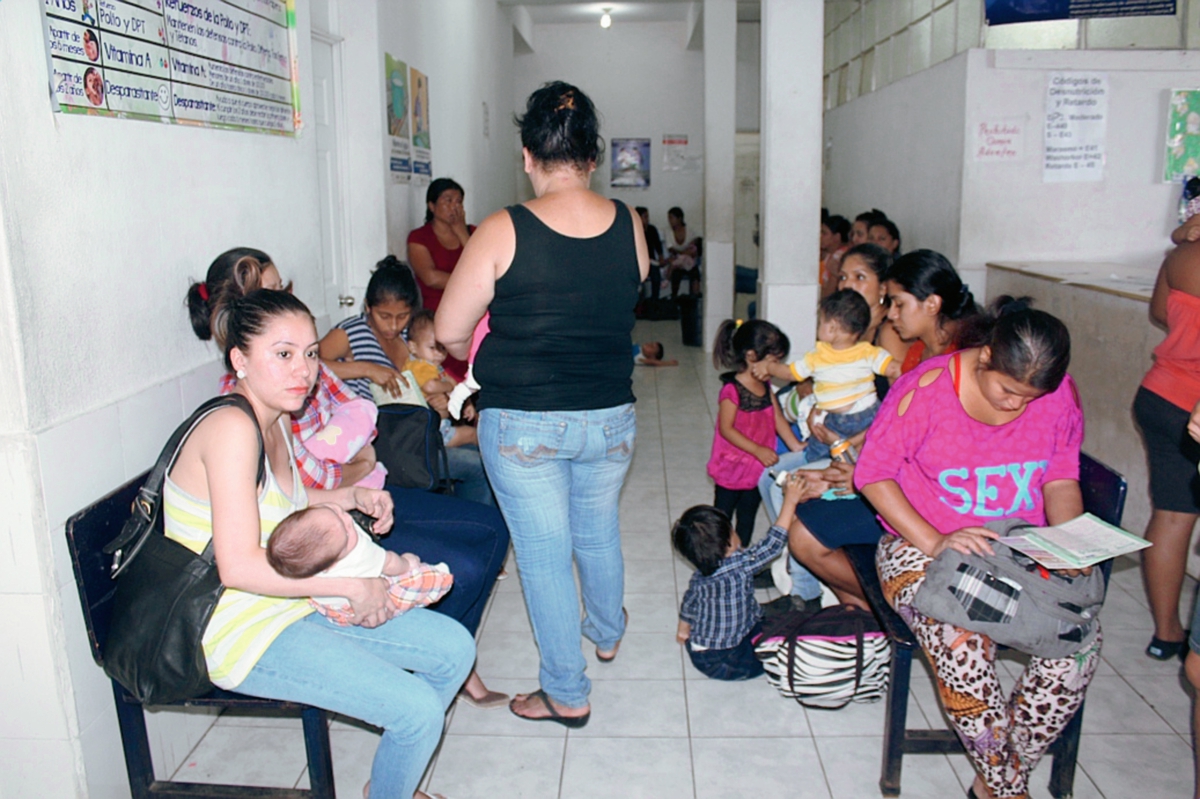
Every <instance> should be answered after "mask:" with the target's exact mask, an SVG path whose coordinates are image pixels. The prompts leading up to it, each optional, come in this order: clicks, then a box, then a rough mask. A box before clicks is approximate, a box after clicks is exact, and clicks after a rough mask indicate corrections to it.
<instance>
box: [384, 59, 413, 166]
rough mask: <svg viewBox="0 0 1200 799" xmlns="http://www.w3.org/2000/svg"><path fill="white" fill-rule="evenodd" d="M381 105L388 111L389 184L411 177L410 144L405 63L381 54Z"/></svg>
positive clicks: (406, 66)
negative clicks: (382, 92) (382, 93)
mask: <svg viewBox="0 0 1200 799" xmlns="http://www.w3.org/2000/svg"><path fill="white" fill-rule="evenodd" d="M383 85H384V91H385V97H384V105H385V106H386V108H387V138H388V174H389V175H390V176H391V181H392V183H408V181H409V179H410V178H411V177H412V142H411V141H410V140H409V125H408V64H405V63H404V62H403V61H400V60H398V59H396V58H393V57H392V55H391V54H390V53H384V54H383Z"/></svg>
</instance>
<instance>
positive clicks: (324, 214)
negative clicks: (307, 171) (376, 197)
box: [312, 18, 361, 333]
mask: <svg viewBox="0 0 1200 799" xmlns="http://www.w3.org/2000/svg"><path fill="white" fill-rule="evenodd" d="M313 21H314V26H313V34H312V68H313V113H312V124H313V129H314V131H315V133H316V138H317V181H318V195H319V199H320V204H321V208H320V217H321V291H322V294H323V296H324V299H325V309H326V313H327V314H328V316H329V323H330V325H336V324H337V323H338V322H340V321H341V320H343V319H345V318H346V317H348V316H351V315H353V313H354V309H355V307H356V306H357V304H358V301H359V300H360V299H361V298H360V297H356V296H354V295H353V294H352V293H350V292H351V290H352V288H351V286H350V275H349V268H348V262H349V259H348V257H347V252H346V228H347V225H346V219H345V216H344V214H345V203H344V202H343V198H344V196H345V192H344V183H343V177H342V176H343V174H344V173H345V170H344V168H343V164H344V163H345V153H344V152H343V151H342V142H343V141H345V135H344V134H343V131H344V117H343V111H342V103H341V46H342V39H341V37H340V36H335V35H333V34H331V33H328V32H326V31H322V30H318V28H317V26H316V23H317V20H316V19H315V18H314V20H313ZM319 332H321V333H324V331H319Z"/></svg>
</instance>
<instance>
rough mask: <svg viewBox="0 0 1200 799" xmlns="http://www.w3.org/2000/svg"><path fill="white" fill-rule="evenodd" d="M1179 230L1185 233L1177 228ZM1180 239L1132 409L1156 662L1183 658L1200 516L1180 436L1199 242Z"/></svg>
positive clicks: (1196, 361) (1190, 455) (1189, 376)
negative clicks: (1142, 464)
mask: <svg viewBox="0 0 1200 799" xmlns="http://www.w3.org/2000/svg"><path fill="white" fill-rule="evenodd" d="M1186 230H1188V226H1185V227H1184V228H1181V229H1180V231H1186ZM1180 231H1177V232H1180ZM1181 239H1182V243H1180V244H1179V246H1178V247H1176V248H1175V249H1174V250H1172V251H1171V253H1170V254H1168V255H1167V258H1166V260H1165V261H1163V265H1162V268H1161V269H1159V272H1158V281H1157V282H1156V283H1155V285H1154V294H1153V296H1152V297H1151V299H1150V318H1151V319H1152V320H1153V321H1154V322H1156V323H1157V324H1159V325H1161V326H1163V327H1165V328H1166V329H1167V337H1166V339H1165V340H1164V341H1163V343H1162V344H1159V345H1158V347H1157V348H1156V349H1155V350H1154V365H1153V366H1151V367H1150V371H1149V372H1147V373H1146V377H1145V378H1143V380H1142V385H1141V387H1140V388H1139V389H1138V393H1137V398H1136V399H1135V400H1134V402H1133V412H1134V416H1135V417H1136V418H1137V423H1138V426H1139V427H1141V429H1142V437H1143V439H1144V440H1145V442H1146V451H1147V453H1148V455H1149V463H1150V501H1151V504H1152V505H1153V512H1152V513H1151V515H1150V523H1149V524H1148V525H1147V526H1146V540H1147V541H1150V542H1151V543H1153V544H1154V546H1152V547H1150V548H1149V549H1147V550H1145V551H1144V552H1143V553H1142V574H1143V576H1144V578H1145V581H1146V594H1147V595H1148V597H1149V599H1150V611H1151V614H1152V615H1153V616H1154V636H1153V637H1152V638H1151V639H1150V645H1149V646H1147V647H1146V654H1147V655H1149V656H1150V657H1152V658H1156V659H1158V660H1169V659H1170V658H1172V657H1175V656H1183V655H1184V654H1186V652H1187V642H1186V638H1187V634H1186V633H1185V632H1184V629H1183V625H1182V624H1180V622H1179V595H1180V592H1181V591H1182V589H1183V574H1184V569H1185V567H1186V566H1187V556H1188V544H1189V543H1190V542H1191V538H1192V528H1193V527H1194V526H1195V524H1196V519H1197V517H1198V516H1200V484H1198V480H1197V474H1196V463H1197V461H1198V460H1200V444H1197V443H1196V442H1195V441H1193V440H1192V439H1191V438H1189V437H1188V435H1187V433H1186V432H1185V428H1186V427H1187V422H1188V414H1189V413H1190V412H1191V410H1192V408H1194V407H1195V406H1196V403H1197V401H1200V242H1195V241H1193V240H1188V239H1186V238H1185V237H1182V236H1177V237H1176V241H1180V240H1181Z"/></svg>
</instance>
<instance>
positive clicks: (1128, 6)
mask: <svg viewBox="0 0 1200 799" xmlns="http://www.w3.org/2000/svg"><path fill="white" fill-rule="evenodd" d="M984 14H986V16H987V24H989V25H1011V24H1013V23H1015V22H1045V21H1047V20H1051V19H1081V18H1084V17H1157V16H1173V15H1174V14H1175V0H985V2H984Z"/></svg>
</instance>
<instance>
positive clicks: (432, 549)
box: [379, 485, 508, 635]
mask: <svg viewBox="0 0 1200 799" xmlns="http://www.w3.org/2000/svg"><path fill="white" fill-rule="evenodd" d="M387 490H388V493H389V494H391V495H392V501H393V502H394V503H395V504H396V514H395V519H396V523H395V526H394V527H393V528H392V532H391V533H390V534H389V535H386V536H384V537H383V538H381V539H380V540H379V545H380V546H381V547H383V548H384V549H387V550H389V551H391V552H395V553H396V554H398V555H402V554H404V553H405V552H412V553H413V554H414V555H416V556H417V557H419V558H420V559H421V560H423V561H425V562H426V563H439V562H445V564H446V565H447V566H449V567H450V573H451V574H453V575H454V587H453V588H451V589H450V593H449V594H447V595H446V597H445V598H444V599H442V601H440V602H438V603H437V604H436V605H434V606H433V608H432V609H433V610H436V611H437V612H438V613H441V614H443V615H445V616H449V617H451V618H453V619H457V620H458V621H459V622H461V623H462V626H464V627H466V628H467V630H468V631H469V632H470V633H471V634H472V635H474V634H475V631H476V630H477V629H478V628H479V622H480V620H481V619H482V618H483V609H484V608H485V607H487V601H488V597H489V596H491V595H492V586H493V585H495V583H496V575H497V574H498V573H499V572H500V568H501V567H502V566H503V565H504V558H505V557H506V556H507V555H508V528H507V527H505V526H504V518H503V517H502V516H501V515H500V511H498V510H496V509H495V508H490V507H486V506H484V505H480V504H478V503H475V502H464V501H463V500H462V499H459V498H457V497H447V496H443V495H442V494H431V493H429V492H428V491H423V490H421V489H419V488H397V487H396V486H391V485H389V486H387Z"/></svg>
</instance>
